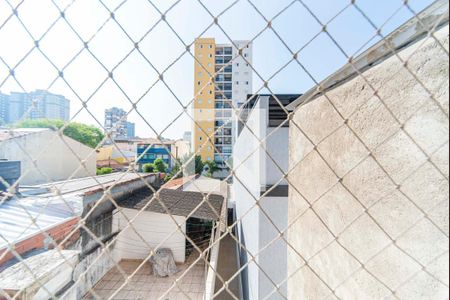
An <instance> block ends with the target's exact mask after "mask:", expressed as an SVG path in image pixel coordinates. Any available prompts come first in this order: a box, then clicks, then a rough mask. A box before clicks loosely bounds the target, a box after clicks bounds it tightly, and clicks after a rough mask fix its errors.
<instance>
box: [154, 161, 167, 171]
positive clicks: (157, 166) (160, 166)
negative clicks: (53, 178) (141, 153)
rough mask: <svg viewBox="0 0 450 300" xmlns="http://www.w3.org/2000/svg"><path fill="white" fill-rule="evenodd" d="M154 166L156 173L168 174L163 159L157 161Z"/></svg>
mask: <svg viewBox="0 0 450 300" xmlns="http://www.w3.org/2000/svg"><path fill="white" fill-rule="evenodd" d="M153 164H154V165H155V171H156V172H161V173H166V172H167V165H166V164H165V163H164V161H163V160H162V159H161V158H157V159H155V161H154V162H153Z"/></svg>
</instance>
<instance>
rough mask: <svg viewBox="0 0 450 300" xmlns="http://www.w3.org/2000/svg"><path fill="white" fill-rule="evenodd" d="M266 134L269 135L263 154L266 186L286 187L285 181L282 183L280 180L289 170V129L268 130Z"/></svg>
mask: <svg viewBox="0 0 450 300" xmlns="http://www.w3.org/2000/svg"><path fill="white" fill-rule="evenodd" d="M272 132H273V133H272ZM271 133H272V134H271ZM267 134H268V135H269V134H271V135H270V136H269V137H268V138H267V139H266V143H265V147H266V152H264V155H265V157H266V160H265V161H266V168H265V171H266V173H265V182H266V185H275V184H277V183H279V184H283V185H286V184H287V181H286V179H283V180H282V181H280V179H281V178H282V177H283V176H284V174H287V172H288V170H289V159H288V157H289V147H288V140H289V128H288V127H282V128H268V131H267ZM269 155H270V157H269ZM283 173H284V174H283Z"/></svg>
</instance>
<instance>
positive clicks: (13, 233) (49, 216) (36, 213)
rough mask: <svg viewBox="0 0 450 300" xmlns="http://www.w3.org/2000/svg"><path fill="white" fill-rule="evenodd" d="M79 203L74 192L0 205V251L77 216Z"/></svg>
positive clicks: (12, 200) (80, 200)
mask: <svg viewBox="0 0 450 300" xmlns="http://www.w3.org/2000/svg"><path fill="white" fill-rule="evenodd" d="M82 203H83V200H82V197H81V196H77V195H71V196H64V200H63V199H62V198H61V197H56V196H55V197H49V198H41V197H27V198H22V199H17V198H15V199H11V200H9V201H6V202H5V203H3V204H2V205H1V206H0V250H1V249H3V248H5V247H6V246H7V244H8V243H10V244H16V243H18V242H20V241H23V240H26V239H28V238H30V237H32V236H34V235H36V234H38V233H40V232H42V231H45V230H48V229H50V228H53V227H55V226H57V225H59V224H62V223H64V222H67V221H68V220H70V219H72V218H75V217H78V216H80V215H81V212H82V209H83V207H82ZM33 219H34V222H33V221H32V220H33Z"/></svg>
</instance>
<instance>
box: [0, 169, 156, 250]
mask: <svg viewBox="0 0 450 300" xmlns="http://www.w3.org/2000/svg"><path fill="white" fill-rule="evenodd" d="M145 175H148V174H144V176H145ZM138 178H139V176H138V175H137V174H124V173H113V174H108V175H103V176H96V177H95V178H92V177H87V178H79V179H73V180H67V181H61V182H56V183H53V186H56V187H57V188H58V189H59V190H60V191H61V194H62V195H61V196H55V193H53V192H52V185H51V184H44V185H40V186H35V187H28V188H25V189H21V190H20V192H21V193H22V194H23V195H24V196H25V197H24V198H17V197H15V198H12V199H10V200H8V201H5V202H3V204H1V205H0V250H2V249H3V248H5V247H6V246H7V244H8V243H11V244H16V243H18V242H20V241H23V240H26V239H28V238H30V237H32V236H34V235H36V234H39V233H40V232H42V231H44V230H48V229H50V228H53V227H55V226H57V225H59V224H62V223H65V222H67V221H69V220H70V219H72V218H76V217H79V216H81V214H82V212H83V197H84V196H85V195H86V194H89V193H91V192H96V191H99V190H101V189H102V188H101V187H100V185H99V183H101V184H103V185H104V187H105V188H107V187H109V186H110V185H112V184H116V185H120V184H125V183H127V182H131V181H134V180H137V179H138ZM32 219H35V223H33V222H32Z"/></svg>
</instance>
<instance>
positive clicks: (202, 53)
mask: <svg viewBox="0 0 450 300" xmlns="http://www.w3.org/2000/svg"><path fill="white" fill-rule="evenodd" d="M195 57H196V62H195V71H194V72H195V74H194V80H195V81H194V97H195V101H194V104H193V109H194V120H195V124H194V128H193V133H192V135H193V150H194V151H195V152H197V151H198V153H200V155H201V157H202V160H204V161H212V160H214V161H215V162H216V163H217V165H218V166H219V167H220V168H221V169H222V170H223V171H224V172H221V174H222V175H219V177H224V176H225V175H226V171H227V169H228V168H227V165H226V164H225V161H227V162H229V163H228V164H230V163H231V161H230V158H231V156H232V151H233V141H234V136H235V134H234V132H235V126H234V123H235V122H234V120H233V112H232V105H233V106H234V107H240V106H241V105H242V104H243V103H245V102H246V100H247V95H248V94H251V93H252V68H251V66H250V64H251V62H252V44H251V42H249V41H233V44H216V42H215V40H214V39H212V38H201V39H197V40H196V42H195ZM211 76H214V78H211ZM216 131H217V132H216Z"/></svg>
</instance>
